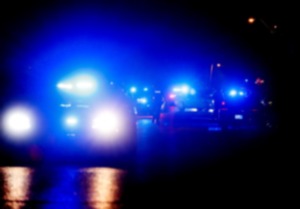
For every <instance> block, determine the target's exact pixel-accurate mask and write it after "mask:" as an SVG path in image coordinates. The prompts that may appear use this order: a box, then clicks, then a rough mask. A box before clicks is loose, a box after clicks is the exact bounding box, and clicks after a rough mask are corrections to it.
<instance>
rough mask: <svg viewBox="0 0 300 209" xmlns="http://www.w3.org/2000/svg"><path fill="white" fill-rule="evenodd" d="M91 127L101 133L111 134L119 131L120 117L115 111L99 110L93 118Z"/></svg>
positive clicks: (120, 127) (120, 126) (120, 125)
mask: <svg viewBox="0 0 300 209" xmlns="http://www.w3.org/2000/svg"><path fill="white" fill-rule="evenodd" d="M92 129H94V130H95V131H96V132H97V133H99V134H101V135H105V136H112V135H114V134H117V133H118V132H120V131H121V129H122V117H121V115H119V114H118V113H117V112H113V111H110V110H104V111H101V112H99V113H98V114H96V117H95V118H94V119H93V121H92Z"/></svg>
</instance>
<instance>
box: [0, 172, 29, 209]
mask: <svg viewBox="0 0 300 209" xmlns="http://www.w3.org/2000/svg"><path fill="white" fill-rule="evenodd" d="M32 173H33V170H32V169H30V168H26V167H2V168H1V167H0V182H1V184H2V185H1V186H2V188H1V190H2V192H3V194H2V199H3V200H4V201H5V206H6V207H5V208H11V209H20V208H23V207H24V206H25V202H26V201H28V200H29V195H30V185H31V180H32Z"/></svg>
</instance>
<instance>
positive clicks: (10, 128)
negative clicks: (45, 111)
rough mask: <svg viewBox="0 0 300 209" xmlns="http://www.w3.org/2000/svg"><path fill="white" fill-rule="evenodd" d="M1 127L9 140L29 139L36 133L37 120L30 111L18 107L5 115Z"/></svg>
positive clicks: (9, 110)
mask: <svg viewBox="0 0 300 209" xmlns="http://www.w3.org/2000/svg"><path fill="white" fill-rule="evenodd" d="M1 125H2V128H3V131H4V134H5V136H6V137H8V138H13V139H23V138H28V137H29V136H30V135H31V134H32V133H33V131H34V128H35V118H34V115H33V112H32V111H31V110H30V109H28V108H26V107H19V106H16V107H12V108H10V109H8V110H7V111H6V112H5V113H4V115H3V117H2V124H1Z"/></svg>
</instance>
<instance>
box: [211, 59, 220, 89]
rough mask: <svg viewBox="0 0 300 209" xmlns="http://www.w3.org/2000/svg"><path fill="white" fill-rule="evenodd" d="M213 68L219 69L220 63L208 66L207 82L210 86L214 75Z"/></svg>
mask: <svg viewBox="0 0 300 209" xmlns="http://www.w3.org/2000/svg"><path fill="white" fill-rule="evenodd" d="M215 66H216V67H217V68H220V67H221V66H222V65H221V63H217V64H211V65H210V75H209V82H210V84H212V78H213V73H214V68H215Z"/></svg>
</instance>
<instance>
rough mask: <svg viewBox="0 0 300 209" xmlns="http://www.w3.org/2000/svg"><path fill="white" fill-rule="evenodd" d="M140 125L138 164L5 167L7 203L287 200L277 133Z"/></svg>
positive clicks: (0, 201)
mask: <svg viewBox="0 0 300 209" xmlns="http://www.w3.org/2000/svg"><path fill="white" fill-rule="evenodd" d="M137 126H138V144H137V145H138V146H137V156H136V165H135V167H134V169H133V170H126V169H125V170H124V169H123V170H122V169H119V168H113V167H99V166H90V165H88V166H83V165H80V166H76V165H75V166H74V165H72V166H68V165H65V166H61V165H60V166H53V165H52V166H47V165H42V166H41V165H40V166H17V165H14V166H9V165H8V166H2V167H0V187H1V190H0V205H1V208H13V209H15V208H173V207H178V206H181V207H182V208H200V207H204V206H209V207H213V206H222V207H225V206H230V207H232V206H236V207H246V206H255V207H258V206H271V205H277V204H279V203H282V202H284V201H285V198H284V195H285V194H286V190H285V189H286V184H287V179H286V178H287V175H286V174H285V173H286V172H287V170H286V171H284V168H286V165H285V162H284V161H283V159H284V156H283V154H284V150H283V149H284V147H281V144H280V141H279V140H277V138H276V137H275V136H274V135H276V133H274V132H265V133H256V132H253V131H250V130H249V131H245V130H244V131H235V132H226V133H225V132H219V131H217V132H208V131H203V130H201V131H199V130H197V129H191V130H187V129H182V130H181V129H177V130H167V131H166V130H162V129H160V128H159V127H158V126H157V125H156V124H153V123H152V122H151V120H150V119H140V120H139V121H138V123H137ZM278 150H280V151H281V153H279V152H278Z"/></svg>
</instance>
